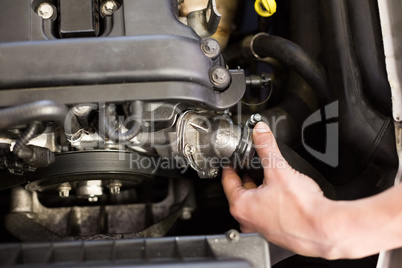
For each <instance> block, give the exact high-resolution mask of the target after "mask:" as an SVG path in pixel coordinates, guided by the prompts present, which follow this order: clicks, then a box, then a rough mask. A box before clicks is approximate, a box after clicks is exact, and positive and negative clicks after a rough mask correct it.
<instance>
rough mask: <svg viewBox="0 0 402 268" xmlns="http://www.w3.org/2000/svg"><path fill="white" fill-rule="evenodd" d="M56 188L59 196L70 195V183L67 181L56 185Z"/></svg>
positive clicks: (65, 196)
mask: <svg viewBox="0 0 402 268" xmlns="http://www.w3.org/2000/svg"><path fill="white" fill-rule="evenodd" d="M57 190H59V196H60V197H61V198H67V197H69V195H70V190H71V185H70V184H69V183H68V182H66V183H62V184H60V185H59V187H57Z"/></svg>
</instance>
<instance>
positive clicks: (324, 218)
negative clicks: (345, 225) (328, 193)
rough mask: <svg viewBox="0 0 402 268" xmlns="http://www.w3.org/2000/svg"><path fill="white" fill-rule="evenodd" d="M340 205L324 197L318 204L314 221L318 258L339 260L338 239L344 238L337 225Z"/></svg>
mask: <svg viewBox="0 0 402 268" xmlns="http://www.w3.org/2000/svg"><path fill="white" fill-rule="evenodd" d="M339 205H340V203H339V202H337V201H333V200H330V199H327V198H325V197H323V198H322V199H321V200H319V202H318V203H317V207H316V208H317V213H315V216H314V220H313V223H314V224H313V233H314V234H315V235H316V245H317V248H316V252H317V253H318V254H319V256H318V257H322V258H325V259H337V258H338V256H339V252H337V245H339V242H338V241H337V238H338V237H342V236H341V235H340V234H339V232H340V231H341V229H339V225H338V223H337V219H338V216H337V215H338V211H340V209H339Z"/></svg>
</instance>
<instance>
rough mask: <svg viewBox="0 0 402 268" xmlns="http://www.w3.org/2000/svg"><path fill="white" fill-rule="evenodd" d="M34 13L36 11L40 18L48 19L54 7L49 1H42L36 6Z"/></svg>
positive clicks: (51, 15)
mask: <svg viewBox="0 0 402 268" xmlns="http://www.w3.org/2000/svg"><path fill="white" fill-rule="evenodd" d="M36 13H38V15H39V16H40V17H41V18H42V19H44V20H48V19H50V18H52V17H53V14H54V9H53V7H52V5H50V4H49V3H42V4H40V5H39V6H38V9H37V10H36Z"/></svg>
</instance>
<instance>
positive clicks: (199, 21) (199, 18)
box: [187, 0, 221, 38]
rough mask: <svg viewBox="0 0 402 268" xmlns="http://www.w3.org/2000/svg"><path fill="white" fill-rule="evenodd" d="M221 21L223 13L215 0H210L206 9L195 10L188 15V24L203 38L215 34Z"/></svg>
mask: <svg viewBox="0 0 402 268" xmlns="http://www.w3.org/2000/svg"><path fill="white" fill-rule="evenodd" d="M220 21H221V14H220V13H219V12H218V10H217V8H216V1H215V0H209V1H208V5H207V7H206V8H205V9H202V10H197V11H193V12H191V13H189V14H188V15H187V25H188V26H190V27H191V28H193V29H194V31H195V32H196V33H197V34H198V35H199V36H200V37H202V38H205V37H209V36H211V35H213V34H214V33H215V32H216V30H217V29H218V25H219V22H220Z"/></svg>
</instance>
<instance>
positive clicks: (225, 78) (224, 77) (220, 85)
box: [209, 67, 232, 91]
mask: <svg viewBox="0 0 402 268" xmlns="http://www.w3.org/2000/svg"><path fill="white" fill-rule="evenodd" d="M209 78H210V80H211V83H212V84H213V86H214V87H215V89H216V90H218V91H224V90H225V89H227V88H228V87H229V85H230V82H231V80H232V77H231V75H230V73H229V71H228V70H226V69H225V68H223V67H214V68H212V69H211V71H210V77H209Z"/></svg>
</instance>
